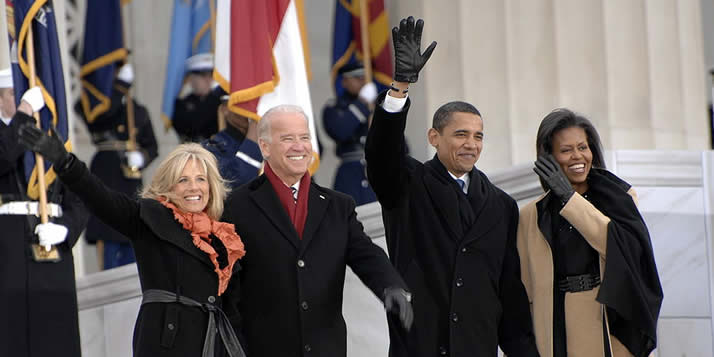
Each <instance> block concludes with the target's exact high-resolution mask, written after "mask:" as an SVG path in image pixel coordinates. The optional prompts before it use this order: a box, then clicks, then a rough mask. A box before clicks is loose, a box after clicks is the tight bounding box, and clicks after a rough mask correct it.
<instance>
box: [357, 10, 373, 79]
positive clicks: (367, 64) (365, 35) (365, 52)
mask: <svg viewBox="0 0 714 357" xmlns="http://www.w3.org/2000/svg"><path fill="white" fill-rule="evenodd" d="M368 2H369V0H360V1H359V8H360V10H359V11H360V12H359V15H360V16H359V23H360V26H359V27H360V34H361V36H362V65H363V66H364V79H365V81H366V82H367V83H369V82H371V81H372V55H371V53H370V48H369V4H368Z"/></svg>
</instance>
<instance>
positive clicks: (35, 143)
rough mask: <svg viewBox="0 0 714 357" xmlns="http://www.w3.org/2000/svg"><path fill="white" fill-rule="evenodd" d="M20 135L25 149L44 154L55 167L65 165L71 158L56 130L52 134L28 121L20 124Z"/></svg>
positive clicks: (20, 140)
mask: <svg viewBox="0 0 714 357" xmlns="http://www.w3.org/2000/svg"><path fill="white" fill-rule="evenodd" d="M18 135H19V142H20V144H21V145H22V146H24V147H25V149H27V150H31V151H34V152H36V153H38V154H40V155H42V157H44V158H45V159H46V160H48V161H50V162H52V163H53V164H54V165H55V167H62V166H64V164H65V163H67V160H69V158H70V155H69V153H68V152H67V150H65V149H64V144H63V143H62V141H61V140H60V139H59V138H58V137H57V133H55V131H54V130H53V131H52V135H47V134H46V133H45V132H43V131H42V130H40V129H38V128H37V127H36V126H34V125H32V124H30V123H26V124H23V125H22V126H20V129H19V133H18Z"/></svg>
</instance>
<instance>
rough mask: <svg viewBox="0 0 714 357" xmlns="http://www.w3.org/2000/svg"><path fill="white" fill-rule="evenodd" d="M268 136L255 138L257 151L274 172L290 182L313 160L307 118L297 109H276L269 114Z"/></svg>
mask: <svg viewBox="0 0 714 357" xmlns="http://www.w3.org/2000/svg"><path fill="white" fill-rule="evenodd" d="M269 125H270V139H269V140H266V139H265V138H260V139H258V144H259V145H260V151H261V152H262V153H263V157H264V158H265V161H267V162H268V164H270V168H272V169H273V172H275V174H276V175H277V176H278V177H279V178H280V179H281V180H282V181H283V182H284V183H285V184H287V185H288V186H292V185H293V184H295V183H296V182H297V181H298V180H300V179H301V178H302V176H303V175H304V174H305V172H307V168H308V166H310V162H311V161H312V141H311V140H310V129H309V128H308V126H307V120H305V118H304V117H303V116H302V114H300V113H291V112H276V113H274V114H272V116H271V118H270V123H269Z"/></svg>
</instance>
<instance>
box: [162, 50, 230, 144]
mask: <svg viewBox="0 0 714 357" xmlns="http://www.w3.org/2000/svg"><path fill="white" fill-rule="evenodd" d="M186 71H187V73H188V74H187V78H186V79H187V81H188V83H189V85H190V90H191V92H190V94H188V95H186V96H185V97H183V98H178V99H176V102H175V103H174V116H173V118H172V119H171V125H172V126H173V128H174V130H176V134H178V136H179V140H180V141H181V142H182V143H185V142H195V143H199V142H201V141H203V140H205V139H208V138H210V137H211V135H213V134H215V133H216V132H218V113H217V112H218V106H219V105H220V104H221V101H220V96H219V95H217V94H216V93H215V92H214V91H213V90H212V87H213V79H212V77H211V73H212V72H213V55H212V54H210V53H201V54H197V55H195V56H192V57H190V58H188V59H187V60H186Z"/></svg>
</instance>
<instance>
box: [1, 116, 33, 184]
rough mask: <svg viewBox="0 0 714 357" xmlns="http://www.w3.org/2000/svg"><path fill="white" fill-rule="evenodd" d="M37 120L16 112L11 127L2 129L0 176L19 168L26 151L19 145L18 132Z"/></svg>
mask: <svg viewBox="0 0 714 357" xmlns="http://www.w3.org/2000/svg"><path fill="white" fill-rule="evenodd" d="M34 121H35V120H34V119H33V118H32V117H31V116H29V115H27V114H25V113H23V112H20V111H18V112H16V113H15V116H13V118H12V121H11V122H10V125H8V126H3V127H1V128H0V175H5V174H7V173H8V172H11V171H12V170H15V168H16V166H17V160H19V159H20V157H21V156H22V154H24V153H25V149H24V148H23V147H22V145H20V144H19V143H18V136H17V132H18V130H19V129H20V126H21V125H22V124H24V123H33V122H34Z"/></svg>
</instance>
